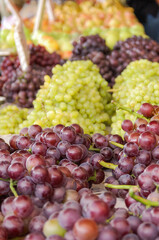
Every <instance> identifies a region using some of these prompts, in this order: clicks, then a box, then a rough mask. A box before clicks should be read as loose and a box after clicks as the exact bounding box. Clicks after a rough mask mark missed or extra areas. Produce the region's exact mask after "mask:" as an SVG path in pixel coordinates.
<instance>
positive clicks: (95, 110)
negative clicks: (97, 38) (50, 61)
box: [20, 61, 114, 134]
mask: <svg viewBox="0 0 159 240" xmlns="http://www.w3.org/2000/svg"><path fill="white" fill-rule="evenodd" d="M108 90H109V87H108V83H107V82H106V81H105V80H104V79H103V78H102V77H101V75H100V74H99V69H98V67H97V66H96V65H94V64H93V63H92V62H91V61H74V62H70V61H67V62H66V63H65V64H64V65H63V66H59V65H57V66H56V67H54V69H53V76H52V78H50V77H49V76H45V83H44V85H43V86H42V87H41V89H40V90H39V91H38V93H37V96H36V99H35V100H34V102H33V105H34V110H33V111H32V112H31V113H30V114H29V115H28V117H27V120H26V121H24V122H23V123H22V124H20V128H23V127H24V126H29V125H31V124H39V125H40V126H41V127H50V126H52V125H56V124H60V123H61V124H64V125H66V126H67V125H70V124H72V123H78V124H80V125H81V126H82V127H83V128H84V131H85V132H86V133H89V134H93V133H95V132H100V133H104V131H105V129H106V124H107V125H108V124H109V125H110V123H111V115H112V114H113V111H114V107H113V106H112V104H111V103H110V102H111V95H110V93H108Z"/></svg>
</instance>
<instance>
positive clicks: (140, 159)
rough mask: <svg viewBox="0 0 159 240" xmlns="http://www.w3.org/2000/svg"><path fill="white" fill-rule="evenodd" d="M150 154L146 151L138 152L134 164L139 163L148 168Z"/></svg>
mask: <svg viewBox="0 0 159 240" xmlns="http://www.w3.org/2000/svg"><path fill="white" fill-rule="evenodd" d="M154 150H155V149H154ZM151 160H152V158H151V152H149V151H146V150H140V151H139V155H138V156H137V157H136V160H135V161H136V163H141V164H144V165H146V166H148V165H149V164H150V163H151Z"/></svg>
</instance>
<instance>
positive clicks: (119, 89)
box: [111, 60, 159, 133]
mask: <svg viewBox="0 0 159 240" xmlns="http://www.w3.org/2000/svg"><path fill="white" fill-rule="evenodd" d="M115 82H116V83H115V85H114V88H113V89H114V93H113V99H114V101H115V102H117V103H118V104H120V105H121V106H126V107H128V108H130V109H132V110H134V111H135V112H136V111H138V110H139V109H140V106H141V104H142V103H144V102H147V103H151V104H153V105H158V104H159V63H156V62H154V63H153V62H150V61H148V60H139V61H134V62H132V63H130V64H129V65H128V66H127V68H126V69H125V70H124V71H123V72H122V74H121V75H120V76H118V77H117V78H116V80H115ZM124 119H130V120H132V121H135V118H134V116H132V115H131V114H129V113H127V112H125V111H123V110H118V111H116V115H115V116H113V118H112V126H111V127H112V132H113V133H114V132H116V133H119V132H120V133H122V131H121V123H122V121H123V120H124Z"/></svg>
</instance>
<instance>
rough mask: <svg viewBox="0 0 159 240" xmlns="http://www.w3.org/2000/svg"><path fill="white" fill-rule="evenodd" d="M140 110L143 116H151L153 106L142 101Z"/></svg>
mask: <svg viewBox="0 0 159 240" xmlns="http://www.w3.org/2000/svg"><path fill="white" fill-rule="evenodd" d="M140 112H141V113H142V114H143V115H144V117H147V118H150V117H152V116H153V112H154V108H153V106H152V105H151V104H150V103H143V104H142V105H141V107H140Z"/></svg>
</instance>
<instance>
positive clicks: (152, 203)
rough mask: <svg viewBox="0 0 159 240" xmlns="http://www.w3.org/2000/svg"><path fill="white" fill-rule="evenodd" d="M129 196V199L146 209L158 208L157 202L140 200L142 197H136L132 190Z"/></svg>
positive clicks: (132, 189) (131, 189) (158, 203)
mask: <svg viewBox="0 0 159 240" xmlns="http://www.w3.org/2000/svg"><path fill="white" fill-rule="evenodd" d="M129 195H130V197H131V198H133V199H135V200H136V201H137V202H140V203H142V204H143V205H145V206H147V207H158V206H159V202H154V201H150V200H148V199H145V198H142V197H140V196H138V195H136V194H135V192H134V188H130V190H129Z"/></svg>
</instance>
